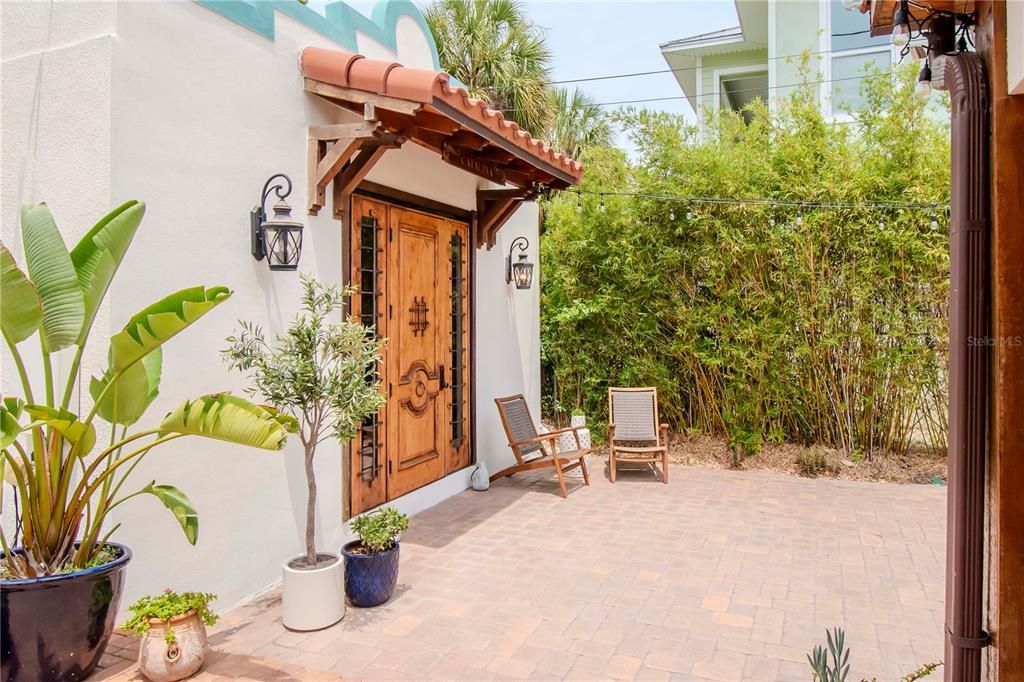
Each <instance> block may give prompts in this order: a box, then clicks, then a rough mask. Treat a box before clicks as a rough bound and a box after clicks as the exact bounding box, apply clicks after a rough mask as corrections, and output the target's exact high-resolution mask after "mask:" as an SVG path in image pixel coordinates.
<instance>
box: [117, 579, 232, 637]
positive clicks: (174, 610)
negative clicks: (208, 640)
mask: <svg viewBox="0 0 1024 682" xmlns="http://www.w3.org/2000/svg"><path fill="white" fill-rule="evenodd" d="M216 598H217V595H215V594H210V593H208V592H181V593H180V594H179V593H178V592H174V591H173V590H170V589H168V590H164V591H163V592H161V593H160V594H158V595H155V596H152V595H149V596H145V597H140V598H139V600H138V601H136V602H135V603H134V604H132V605H131V606H129V607H128V610H129V611H131V613H132V616H131V618H129V619H128V620H127V621H126V622H125V624H124V625H122V626H121V627H122V628H123V629H125V630H128V631H130V632H132V633H134V634H135V635H136V636H139V637H141V636H142V635H143V634H145V633H146V632H148V631H149V620H150V619H151V618H155V619H157V620H163V621H167V620H170V619H172V618H174V617H175V616H180V615H183V614H185V613H188V612H189V611H192V610H195V612H196V615H198V616H199V619H200V620H202V621H203V623H205V624H206V625H213V624H214V623H216V622H217V619H218V618H219V616H218V615H217V614H215V613H214V612H213V611H211V610H210V602H211V601H213V600H215V599H216ZM164 641H166V642H167V643H168V644H173V643H174V642H175V641H176V640H175V635H174V628H170V627H169V628H167V631H166V632H165V633H164Z"/></svg>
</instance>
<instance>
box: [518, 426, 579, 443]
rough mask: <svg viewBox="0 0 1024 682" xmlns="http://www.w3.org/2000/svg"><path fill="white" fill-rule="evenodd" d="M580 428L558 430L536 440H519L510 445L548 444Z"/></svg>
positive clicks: (540, 435)
mask: <svg viewBox="0 0 1024 682" xmlns="http://www.w3.org/2000/svg"><path fill="white" fill-rule="evenodd" d="M578 428H580V427H578V426H574V427H570V428H568V429H558V430H557V431H548V432H547V433H542V434H539V435H538V436H537V437H536V438H527V439H526V440H517V441H514V442H512V443H510V445H531V444H533V443H546V442H547V441H549V440H555V439H557V438H558V437H559V436H560V435H562V434H563V433H569V432H570V431H575V430H576V429H578Z"/></svg>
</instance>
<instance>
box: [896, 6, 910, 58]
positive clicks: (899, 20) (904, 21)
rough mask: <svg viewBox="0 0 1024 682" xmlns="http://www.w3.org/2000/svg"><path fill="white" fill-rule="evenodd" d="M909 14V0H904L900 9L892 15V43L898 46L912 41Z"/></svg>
mask: <svg viewBox="0 0 1024 682" xmlns="http://www.w3.org/2000/svg"><path fill="white" fill-rule="evenodd" d="M909 14H910V9H909V3H908V2H907V0H902V1H901V2H900V6H899V9H897V10H896V13H895V14H893V17H892V44H893V45H895V46H897V47H903V46H904V45H906V44H907V43H909V42H910V20H909Z"/></svg>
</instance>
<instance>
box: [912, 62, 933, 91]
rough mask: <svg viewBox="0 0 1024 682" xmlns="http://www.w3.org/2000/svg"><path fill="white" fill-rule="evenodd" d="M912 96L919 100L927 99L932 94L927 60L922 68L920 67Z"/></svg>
mask: <svg viewBox="0 0 1024 682" xmlns="http://www.w3.org/2000/svg"><path fill="white" fill-rule="evenodd" d="M914 94H915V95H917V97H918V98H919V99H928V98H929V97H930V96H931V94H932V67H931V64H929V63H928V60H927V59H926V60H925V62H924V66H922V67H921V73H920V74H919V75H918V76H917V87H916V88H915V89H914Z"/></svg>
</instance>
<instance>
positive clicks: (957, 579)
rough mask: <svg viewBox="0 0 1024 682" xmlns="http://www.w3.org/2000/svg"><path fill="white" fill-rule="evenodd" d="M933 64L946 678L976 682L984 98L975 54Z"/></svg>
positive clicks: (986, 331)
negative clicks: (944, 447) (946, 234)
mask: <svg viewBox="0 0 1024 682" xmlns="http://www.w3.org/2000/svg"><path fill="white" fill-rule="evenodd" d="M936 61H939V60H936ZM941 63H942V67H941V69H942V72H943V73H942V76H941V79H942V81H943V83H944V86H945V88H946V89H948V90H949V94H950V97H951V107H952V112H951V115H952V131H951V132H952V145H951V149H952V152H951V156H952V159H951V160H952V166H951V171H952V180H951V185H952V186H951V196H950V304H949V485H948V493H947V526H946V633H945V635H946V637H945V638H946V645H945V662H946V665H945V679H946V680H947V682H977V681H978V680H980V679H981V661H982V649H984V647H986V646H988V644H989V635H988V633H987V632H985V630H984V629H983V616H984V613H983V602H982V594H983V591H982V586H983V581H984V520H985V460H986V456H987V434H988V414H989V402H990V397H989V392H990V383H991V380H990V375H989V346H990V333H991V332H990V329H991V327H990V324H989V315H990V312H989V307H990V306H989V290H990V282H989V279H990V268H989V238H990V236H989V230H990V218H989V216H990V210H989V204H990V197H989V149H988V145H989V94H988V86H987V84H986V76H985V66H984V62H983V61H982V59H981V57H980V56H978V55H977V54H973V53H960V54H951V55H944V56H943V57H942V58H941Z"/></svg>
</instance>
